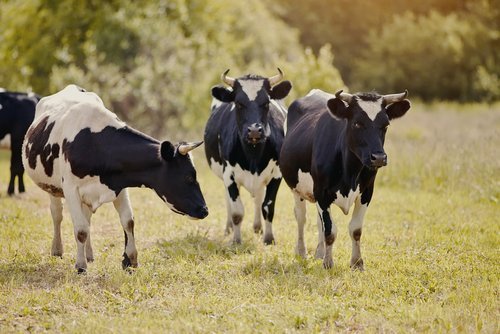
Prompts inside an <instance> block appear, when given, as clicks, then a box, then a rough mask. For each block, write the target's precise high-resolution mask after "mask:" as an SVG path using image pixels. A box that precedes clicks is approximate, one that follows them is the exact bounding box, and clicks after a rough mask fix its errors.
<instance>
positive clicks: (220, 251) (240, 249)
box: [155, 233, 256, 262]
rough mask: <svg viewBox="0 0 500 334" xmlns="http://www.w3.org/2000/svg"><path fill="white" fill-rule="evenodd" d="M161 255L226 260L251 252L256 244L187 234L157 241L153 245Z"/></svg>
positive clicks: (198, 259)
mask: <svg viewBox="0 0 500 334" xmlns="http://www.w3.org/2000/svg"><path fill="white" fill-rule="evenodd" d="M155 247H156V248H157V251H158V252H159V253H160V254H161V256H162V257H165V258H167V259H174V260H175V259H185V260H190V261H194V262H204V261H206V260H208V259H212V258H214V257H216V258H220V259H221V260H227V259H230V258H232V257H234V256H238V255H242V254H253V253H254V252H255V251H256V246H255V244H253V243H252V242H243V243H242V244H240V245H233V244H231V243H230V242H228V241H227V240H224V239H222V238H216V239H209V238H208V236H207V235H206V234H205V235H203V234H200V233H196V234H193V233H191V234H188V235H187V236H185V237H184V238H179V239H172V240H168V241H165V240H163V241H158V242H157V243H156V245H155Z"/></svg>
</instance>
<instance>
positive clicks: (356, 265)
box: [351, 259, 365, 271]
mask: <svg viewBox="0 0 500 334" xmlns="http://www.w3.org/2000/svg"><path fill="white" fill-rule="evenodd" d="M351 269H352V270H359V271H364V270H365V266H364V263H363V259H359V260H356V261H351Z"/></svg>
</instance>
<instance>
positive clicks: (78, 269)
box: [76, 268, 87, 275]
mask: <svg viewBox="0 0 500 334" xmlns="http://www.w3.org/2000/svg"><path fill="white" fill-rule="evenodd" d="M76 272H77V273H78V275H84V274H86V273H87V269H85V268H76Z"/></svg>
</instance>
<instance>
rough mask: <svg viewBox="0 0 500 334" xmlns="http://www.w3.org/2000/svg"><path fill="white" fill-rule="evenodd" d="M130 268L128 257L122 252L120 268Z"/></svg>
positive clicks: (130, 263)
mask: <svg viewBox="0 0 500 334" xmlns="http://www.w3.org/2000/svg"><path fill="white" fill-rule="evenodd" d="M131 266H132V262H131V261H130V258H129V257H128V255H127V253H125V252H123V260H122V268H123V269H124V270H125V269H127V268H129V267H131Z"/></svg>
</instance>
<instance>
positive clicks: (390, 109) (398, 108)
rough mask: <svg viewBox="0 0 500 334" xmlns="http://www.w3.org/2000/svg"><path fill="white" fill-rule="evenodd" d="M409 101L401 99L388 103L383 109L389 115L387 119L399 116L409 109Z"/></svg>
mask: <svg viewBox="0 0 500 334" xmlns="http://www.w3.org/2000/svg"><path fill="white" fill-rule="evenodd" d="M410 107H411V103H410V101H408V100H403V101H400V102H395V103H392V104H389V105H388V106H387V107H386V109H385V111H386V113H387V116H389V119H394V118H399V117H401V116H403V115H404V114H406V112H407V111H408V110H409V109H410Z"/></svg>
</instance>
